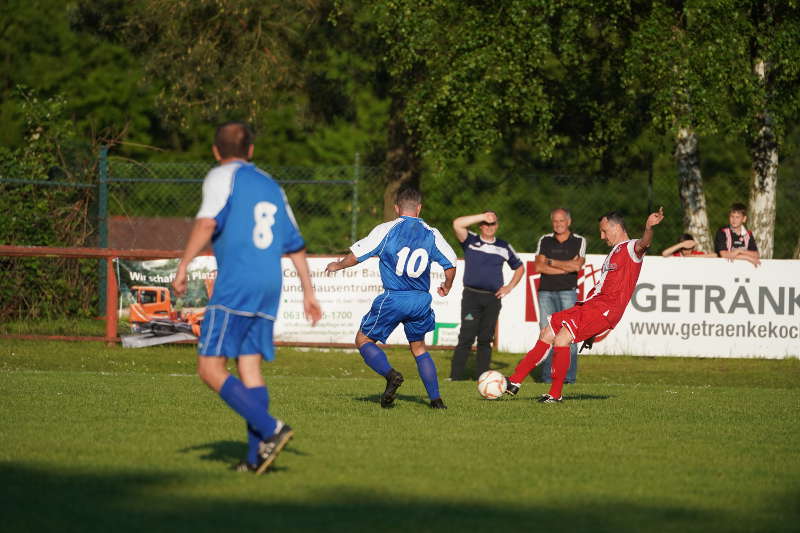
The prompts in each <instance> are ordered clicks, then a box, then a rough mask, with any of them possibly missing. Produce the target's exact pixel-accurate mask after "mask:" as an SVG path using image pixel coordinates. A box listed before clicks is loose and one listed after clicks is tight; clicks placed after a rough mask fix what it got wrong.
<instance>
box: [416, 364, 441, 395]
mask: <svg viewBox="0 0 800 533" xmlns="http://www.w3.org/2000/svg"><path fill="white" fill-rule="evenodd" d="M414 359H415V360H416V362H417V370H418V371H419V377H420V378H422V383H424V384H425V390H426V391H428V397H429V398H430V399H431V400H435V399H436V398H439V379H438V378H437V377H436V365H435V364H434V363H433V359H432V358H431V354H429V353H428V352H425V353H424V354H422V355H418V356H417V357H415V358H414Z"/></svg>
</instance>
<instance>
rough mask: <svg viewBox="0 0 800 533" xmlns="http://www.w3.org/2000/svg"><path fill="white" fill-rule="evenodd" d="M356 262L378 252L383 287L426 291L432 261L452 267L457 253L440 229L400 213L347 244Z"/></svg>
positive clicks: (429, 281)
mask: <svg viewBox="0 0 800 533" xmlns="http://www.w3.org/2000/svg"><path fill="white" fill-rule="evenodd" d="M350 250H351V251H352V252H353V255H355V256H356V259H358V262H359V263H360V262H362V261H364V260H366V259H369V258H370V257H373V256H377V257H378V259H379V261H380V273H381V281H382V282H383V288H384V289H386V290H392V291H424V292H429V291H430V286H431V277H430V270H431V262H436V263H439V265H440V266H441V267H442V268H443V269H445V270H446V269H448V268H455V266H456V253H455V252H454V251H453V248H451V247H450V245H449V244H447V241H445V240H444V237H442V234H441V233H439V230H437V229H436V228H432V227H430V226H428V225H427V224H426V223H425V222H424V221H423V220H422V219H420V218H415V217H409V216H401V217H400V218H397V219H395V220H392V221H391V222H384V223H383V224H379V225H378V226H375V228H374V229H373V230H372V231H371V232H370V233H369V235H367V236H366V237H364V238H363V239H361V240H360V241H358V242H356V243H355V244H353V245H352V246H351V247H350Z"/></svg>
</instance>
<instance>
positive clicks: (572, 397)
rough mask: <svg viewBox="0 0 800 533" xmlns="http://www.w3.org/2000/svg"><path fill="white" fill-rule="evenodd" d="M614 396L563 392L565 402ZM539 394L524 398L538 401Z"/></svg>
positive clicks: (605, 398) (604, 398) (607, 398)
mask: <svg viewBox="0 0 800 533" xmlns="http://www.w3.org/2000/svg"><path fill="white" fill-rule="evenodd" d="M613 397H614V396H611V395H609V394H564V396H563V398H564V401H565V402H573V401H579V402H582V401H592V400H610V399H611V398H613ZM539 398H540V397H539V396H532V397H529V398H525V399H526V400H528V401H529V402H538V401H539Z"/></svg>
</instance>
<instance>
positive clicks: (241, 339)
mask: <svg viewBox="0 0 800 533" xmlns="http://www.w3.org/2000/svg"><path fill="white" fill-rule="evenodd" d="M274 325H275V323H274V322H273V321H272V320H270V319H268V318H264V317H261V316H245V315H242V314H240V313H237V312H234V311H231V310H229V309H226V308H224V307H219V306H213V307H208V308H206V313H205V316H204V317H203V324H202V326H201V327H200V339H199V341H198V344H197V353H198V354H199V355H206V356H224V357H228V358H232V359H235V358H237V357H239V356H240V355H252V354H261V356H262V357H263V358H264V359H265V360H267V361H272V360H273V359H275V347H274V345H273V343H272V330H273V327H274Z"/></svg>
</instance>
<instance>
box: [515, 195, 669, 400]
mask: <svg viewBox="0 0 800 533" xmlns="http://www.w3.org/2000/svg"><path fill="white" fill-rule="evenodd" d="M663 219H664V209H663V208H659V209H658V211H657V212H655V213H652V214H651V215H650V216H649V217H647V222H646V223H645V228H644V234H643V235H642V238H641V239H631V238H630V237H628V230H627V229H626V228H625V220H624V219H623V218H622V215H621V214H620V213H618V212H617V211H612V212H610V213H606V214H605V215H603V216H602V217H600V238H601V239H603V240H604V241H606V243H607V244H608V245H609V246H611V247H612V248H611V252H610V253H609V254H608V256H607V257H606V260H605V261H604V262H603V268H602V270H601V273H600V279H599V280H598V281H597V283H596V284H595V286H594V287H592V290H590V291H589V294H588V295H587V296H586V298H585V299H584V300H583V301H581V302H578V303H577V304H575V306H574V307H570V308H569V309H566V310H564V311H559V312H558V313H554V314H552V315H550V317H548V320H547V321H548V324H549V325H548V326H547V327H545V328H544V329H543V330H542V332H541V333H540V334H539V340H538V341H537V342H536V345H535V346H534V347H533V349H531V351H529V352H528V353H527V355H525V357H524V358H522V360H521V361H520V362H519V363H518V364H517V367H516V368H515V369H514V373H513V374H512V375H511V376H510V377H508V378H506V379H507V380H508V386H507V388H506V393H507V394H510V395H511V396H514V395H516V394H517V393H518V392H519V388H520V384H521V383H522V380H523V379H525V376H527V375H528V374H529V373H530V371H531V370H533V368H534V367H536V366H538V365H539V364H540V363H541V362H542V361H544V359H545V357H547V352H548V351H549V350H550V345H553V367H552V383H551V384H550V392H548V393H547V394H543V395H542V396H541V398H539V401H540V402H542V403H557V402H560V401H561V389H562V388H563V386H564V377H565V376H566V374H567V370H568V369H569V346H570V344H572V343H573V342H581V341H586V345H587V347H590V346H591V343H592V340H593V338H594V337H595V335H599V334H600V333H603V332H604V331H606V330H609V329H612V328H614V326H616V325H617V323H618V322H619V321H620V319H621V318H622V314H623V313H624V312H625V308H626V307H627V306H628V302H630V301H631V295H632V294H633V289H634V288H636V280H638V279H639V272H640V271H641V270H642V260H643V259H644V253H645V252H646V251H647V249H648V248H649V247H650V243H651V242H653V226H655V225H657V224H658V223H659V222H661V221H662V220H663Z"/></svg>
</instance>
